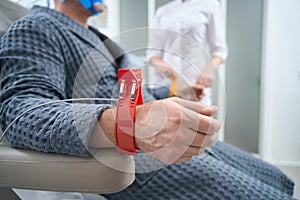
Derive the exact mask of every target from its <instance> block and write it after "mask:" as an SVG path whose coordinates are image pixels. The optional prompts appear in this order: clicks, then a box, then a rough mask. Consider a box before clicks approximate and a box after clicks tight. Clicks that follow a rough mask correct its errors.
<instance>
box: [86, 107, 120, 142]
mask: <svg viewBox="0 0 300 200" xmlns="http://www.w3.org/2000/svg"><path fill="white" fill-rule="evenodd" d="M114 110H115V109H113V108H109V109H106V110H104V111H103V112H102V114H101V117H100V119H99V120H98V124H97V125H96V126H95V129H94V131H93V133H92V135H91V137H90V141H89V146H90V147H94V148H111V147H116V137H115V123H114V122H115V119H114Z"/></svg>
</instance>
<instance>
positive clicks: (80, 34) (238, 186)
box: [0, 7, 294, 199]
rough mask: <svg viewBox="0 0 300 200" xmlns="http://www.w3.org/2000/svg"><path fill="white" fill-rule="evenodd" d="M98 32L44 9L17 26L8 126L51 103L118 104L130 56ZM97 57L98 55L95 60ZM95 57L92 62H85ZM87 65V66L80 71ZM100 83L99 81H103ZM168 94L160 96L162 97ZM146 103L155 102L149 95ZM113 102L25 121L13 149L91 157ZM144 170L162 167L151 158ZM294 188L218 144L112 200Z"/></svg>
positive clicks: (277, 194)
mask: <svg viewBox="0 0 300 200" xmlns="http://www.w3.org/2000/svg"><path fill="white" fill-rule="evenodd" d="M103 40H105V36H104V35H102V34H101V33H99V32H97V31H96V30H94V29H92V28H91V29H90V30H86V29H84V28H83V27H82V26H80V25H79V24H77V23H76V22H75V21H73V20H71V19H70V18H68V17H67V16H65V15H63V14H61V13H58V12H56V11H54V10H50V9H47V8H42V7H34V8H33V10H32V13H31V14H29V15H27V16H25V17H24V18H22V19H21V20H19V21H17V22H16V23H15V24H14V25H13V26H12V27H11V28H10V29H9V30H8V31H7V33H6V34H5V35H4V36H3V37H2V39H1V42H0V67H1V77H0V81H1V101H0V103H1V107H0V114H1V126H2V128H5V127H7V126H8V124H9V123H10V122H11V121H12V120H14V119H15V118H16V116H18V115H19V114H20V113H22V112H24V111H25V110H27V109H28V108H30V107H32V106H35V105H37V104H41V103H44V102H49V101H51V100H58V99H66V98H76V97H78V98H79V97H110V96H112V97H114V96H115V92H116V89H117V87H118V85H116V82H117V69H118V68H120V67H128V62H127V59H126V56H124V55H122V50H121V49H120V48H119V47H118V46H117V45H116V44H114V43H113V42H111V41H109V40H106V41H105V42H102V41H103ZM91 52H92V53H91ZM88 55H92V56H89V57H88V59H86V57H87V56H88ZM80 66H81V67H80ZM99 77H100V78H99ZM167 95H168V91H166V90H164V91H160V92H158V91H154V96H155V97H156V98H162V97H163V96H167ZM144 98H145V100H146V101H151V100H154V99H155V98H154V97H153V96H152V95H151V94H149V93H148V92H147V91H144ZM109 106H111V105H110V102H109V101H107V102H106V104H104V103H103V102H101V101H97V102H96V103H93V102H77V103H56V104H51V105H47V106H43V107H40V108H36V109H34V110H32V111H30V112H28V113H26V114H25V115H24V116H22V117H21V118H20V119H19V120H18V121H17V122H16V123H15V124H14V125H13V126H12V128H11V129H10V130H9V132H8V135H7V139H8V140H9V141H10V142H11V145H12V146H13V147H18V148H26V149H33V150H38V151H43V152H55V153H63V154H71V155H79V156H90V153H89V151H88V149H87V143H88V140H89V136H90V134H91V131H92V129H93V128H94V126H95V124H96V123H97V120H98V118H99V117H100V115H101V113H102V111H103V110H104V109H105V108H107V107H109ZM135 159H136V167H137V170H139V171H147V168H149V167H150V168H151V166H155V165H157V164H158V161H155V160H153V159H151V158H149V157H147V156H146V155H144V154H142V153H141V154H139V156H137V157H136V158H135ZM293 187H294V185H293V182H292V181H291V180H290V179H288V178H287V177H286V176H285V175H284V174H282V172H280V171H279V170H278V169H276V168H274V167H273V166H271V165H268V164H266V163H264V162H262V161H260V160H258V159H255V158H254V157H252V156H251V155H249V154H247V153H245V152H243V151H241V150H239V149H237V148H234V147H232V146H230V145H228V144H225V143H222V142H217V143H216V145H215V146H214V148H211V149H210V150H207V151H206V153H205V154H204V155H202V156H199V157H195V158H193V160H191V161H189V162H186V163H182V164H176V165H170V166H165V167H164V168H162V169H160V170H155V171H152V172H148V173H138V174H137V175H136V181H135V182H134V183H133V184H132V185H131V186H130V187H129V188H127V189H125V190H124V191H122V192H119V193H114V194H110V195H106V197H107V198H109V199H291V198H292V197H291V195H292V194H293Z"/></svg>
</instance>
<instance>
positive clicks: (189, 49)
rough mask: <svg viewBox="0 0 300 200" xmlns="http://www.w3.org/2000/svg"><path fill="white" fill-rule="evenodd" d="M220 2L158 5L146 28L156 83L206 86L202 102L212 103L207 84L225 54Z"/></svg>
mask: <svg viewBox="0 0 300 200" xmlns="http://www.w3.org/2000/svg"><path fill="white" fill-rule="evenodd" d="M225 35H226V34H225V27H224V16H223V12H222V5H221V2H220V1H219V0H174V1H172V2H170V3H168V4H166V5H163V6H161V7H159V8H158V10H157V11H156V13H155V16H154V19H153V25H152V27H151V28H150V31H149V44H148V50H147V59H148V61H149V62H150V63H151V64H152V65H154V66H155V67H156V72H157V74H158V75H159V76H160V77H159V78H158V80H157V81H158V82H159V83H162V84H164V85H168V84H170V83H171V79H172V77H175V76H177V77H178V78H177V81H178V86H179V87H180V86H182V85H183V84H184V83H187V84H198V85H200V86H203V87H204V88H207V89H205V90H204V93H205V96H204V97H203V98H202V100H201V101H202V102H203V103H205V104H211V98H210V95H209V94H210V92H209V89H208V88H209V87H211V86H212V85H213V83H214V80H215V74H216V71H217V69H218V67H219V66H220V64H222V63H223V62H224V61H225V59H226V58H227V55H228V48H227V43H226V36H225Z"/></svg>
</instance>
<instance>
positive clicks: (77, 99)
mask: <svg viewBox="0 0 300 200" xmlns="http://www.w3.org/2000/svg"><path fill="white" fill-rule="evenodd" d="M68 101H118V99H110V98H76V99H62V100H55V101H49V102H46V103H42V104H39V105H37V106H33V107H31V108H29V109H27V110H26V111H24V112H22V113H21V114H20V115H18V116H17V117H16V118H15V119H14V120H13V121H12V122H11V123H10V124H9V125H8V126H7V127H6V129H5V130H4V132H3V134H2V135H1V137H0V142H1V141H2V140H3V138H4V136H5V134H6V132H7V131H8V129H9V128H10V127H11V126H12V125H13V124H14V123H15V122H16V121H17V120H18V119H20V118H21V117H22V116H23V115H25V114H26V113H27V112H29V111H32V110H34V109H36V108H39V107H42V106H45V105H49V104H54V103H59V102H68Z"/></svg>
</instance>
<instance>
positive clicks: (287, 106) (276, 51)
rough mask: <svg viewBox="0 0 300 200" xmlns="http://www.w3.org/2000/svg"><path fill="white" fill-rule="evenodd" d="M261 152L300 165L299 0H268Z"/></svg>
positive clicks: (267, 157) (281, 162) (274, 159)
mask: <svg viewBox="0 0 300 200" xmlns="http://www.w3.org/2000/svg"><path fill="white" fill-rule="evenodd" d="M264 13H265V16H264V37H263V62H262V93H261V97H262V99H261V102H262V104H261V129H260V136H261V138H260V153H261V155H262V158H263V159H265V160H267V161H269V162H272V163H274V164H278V165H294V166H299V167H300V131H299V130H300V55H299V53H300V51H299V47H300V1H299V0H285V1H282V0H265V3H264Z"/></svg>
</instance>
